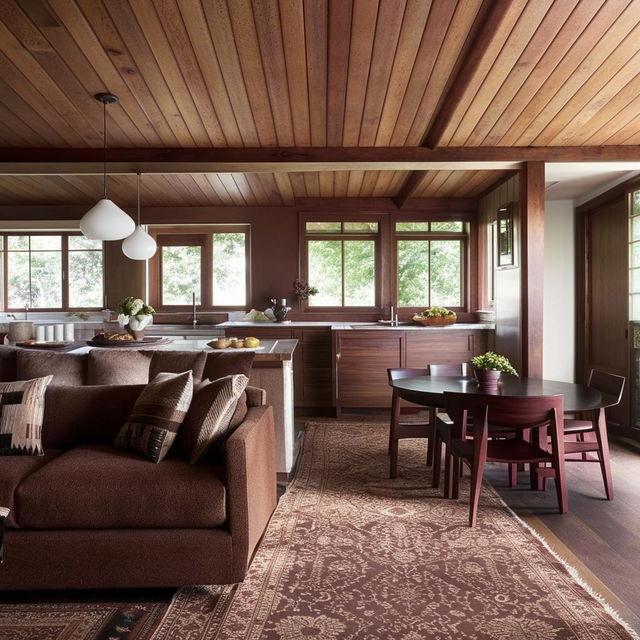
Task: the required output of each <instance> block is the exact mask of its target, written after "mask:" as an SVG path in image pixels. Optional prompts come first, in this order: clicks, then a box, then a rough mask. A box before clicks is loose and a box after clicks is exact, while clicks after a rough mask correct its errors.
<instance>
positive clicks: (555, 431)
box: [551, 424, 569, 513]
mask: <svg viewBox="0 0 640 640" xmlns="http://www.w3.org/2000/svg"><path fill="white" fill-rule="evenodd" d="M563 437H564V434H563V433H562V430H561V429H559V428H558V425H557V424H554V425H552V426H551V446H552V452H551V455H552V459H553V468H554V470H555V481H556V494H557V496H558V509H559V511H560V513H567V511H569V501H568V499H567V477H566V474H565V467H564V440H563Z"/></svg>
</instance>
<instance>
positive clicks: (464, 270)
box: [390, 216, 471, 313]
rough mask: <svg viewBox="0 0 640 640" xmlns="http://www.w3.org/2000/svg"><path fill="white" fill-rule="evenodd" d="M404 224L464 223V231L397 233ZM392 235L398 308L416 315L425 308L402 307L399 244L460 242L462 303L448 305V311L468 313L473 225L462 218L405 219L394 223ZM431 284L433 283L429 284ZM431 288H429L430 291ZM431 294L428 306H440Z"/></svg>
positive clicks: (392, 262) (392, 261)
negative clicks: (398, 228)
mask: <svg viewBox="0 0 640 640" xmlns="http://www.w3.org/2000/svg"><path fill="white" fill-rule="evenodd" d="M403 222H429V223H432V222H462V225H463V230H462V231H396V224H397V223H403ZM392 224H393V227H392V233H393V240H392V243H391V244H392V256H391V258H392V259H391V261H390V263H391V265H392V266H391V268H392V274H393V279H394V284H395V295H394V297H393V298H394V300H395V302H396V308H397V309H402V311H403V312H410V313H415V312H417V311H423V310H424V309H425V306H411V307H401V306H400V301H399V297H400V282H399V280H400V274H399V272H398V243H399V241H401V240H416V241H439V240H457V241H459V242H460V302H461V304H460V305H458V306H452V305H447V309H451V310H452V311H456V312H466V311H467V310H468V300H469V288H470V283H469V262H470V261H469V245H470V241H471V238H470V236H471V228H470V227H471V224H470V223H469V222H468V221H466V220H464V219H463V217H462V216H460V218H459V219H456V220H452V219H447V220H437V219H433V220H415V219H413V220H405V219H397V220H394V221H393V223H392ZM429 280H431V252H429ZM429 284H431V282H429ZM430 288H431V287H429V289H430ZM430 298H431V292H430V291H429V304H428V305H426V306H431V305H433V304H437V305H439V306H442V305H440V304H439V303H438V302H433V301H432V300H431V299H430Z"/></svg>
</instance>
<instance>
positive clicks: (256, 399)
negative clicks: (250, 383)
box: [245, 387, 267, 407]
mask: <svg viewBox="0 0 640 640" xmlns="http://www.w3.org/2000/svg"><path fill="white" fill-rule="evenodd" d="M245 391H246V392H247V406H248V407H261V406H263V405H265V404H267V392H266V391H265V390H264V389H260V388H259V387H247V388H246V389H245Z"/></svg>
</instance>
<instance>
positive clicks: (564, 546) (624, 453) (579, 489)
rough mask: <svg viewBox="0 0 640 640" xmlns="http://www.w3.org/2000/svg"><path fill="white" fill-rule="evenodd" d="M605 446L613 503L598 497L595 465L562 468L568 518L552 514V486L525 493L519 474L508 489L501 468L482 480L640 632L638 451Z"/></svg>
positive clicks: (626, 445) (625, 445) (622, 444)
mask: <svg viewBox="0 0 640 640" xmlns="http://www.w3.org/2000/svg"><path fill="white" fill-rule="evenodd" d="M610 445H611V464H612V473H613V482H614V491H615V497H614V500H612V501H608V500H606V499H605V497H604V487H603V484H602V476H601V475H600V467H599V465H597V464H593V463H587V464H581V463H575V462H574V463H568V464H567V484H568V490H569V513H566V514H563V515H560V514H559V513H557V503H556V496H555V491H554V487H553V482H550V483H549V487H548V488H547V491H545V492H539V491H530V490H529V489H528V474H527V473H522V474H520V483H519V485H518V487H517V488H513V489H510V488H509V487H508V486H507V474H506V466H505V465H491V468H489V469H487V471H486V473H485V477H486V478H487V479H488V480H489V481H490V482H491V484H492V485H493V486H494V487H495V488H496V489H497V491H498V493H499V494H500V495H501V496H502V498H503V499H504V500H505V502H506V503H507V504H508V505H509V506H510V507H511V508H512V509H513V510H514V511H515V512H516V513H517V514H518V515H519V516H521V517H522V518H523V520H525V521H526V522H527V524H529V525H530V526H531V527H532V528H533V529H535V530H536V531H537V532H538V533H540V534H541V535H542V537H543V538H544V539H545V540H546V541H547V542H548V543H549V545H550V546H551V547H552V548H553V549H554V551H556V552H557V553H558V554H559V555H560V556H561V557H562V558H563V559H564V560H566V561H567V562H568V563H569V564H571V565H573V566H574V567H575V568H576V569H578V571H579V572H580V573H581V575H582V577H583V578H584V579H585V580H586V581H587V582H588V583H589V584H590V586H591V587H592V588H593V589H594V590H595V591H596V592H598V593H600V595H602V596H603V597H604V598H605V599H606V600H607V601H608V602H609V603H610V604H612V606H613V607H614V609H616V610H617V611H618V612H619V613H620V615H621V616H622V617H623V619H624V620H626V621H627V622H628V623H629V624H630V625H631V626H632V627H633V628H634V629H635V630H636V631H638V632H640V480H639V479H640V445H638V444H635V443H632V442H630V441H624V440H613V439H612V441H611V443H610ZM590 574H591V575H590Z"/></svg>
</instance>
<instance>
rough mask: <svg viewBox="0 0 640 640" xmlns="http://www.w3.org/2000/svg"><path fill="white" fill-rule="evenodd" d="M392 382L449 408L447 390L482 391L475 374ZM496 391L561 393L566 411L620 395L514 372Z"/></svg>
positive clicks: (601, 404) (413, 397) (417, 399)
mask: <svg viewBox="0 0 640 640" xmlns="http://www.w3.org/2000/svg"><path fill="white" fill-rule="evenodd" d="M389 385H390V386H391V387H393V388H394V389H395V390H396V392H397V394H398V395H399V396H400V397H401V398H402V399H403V400H407V401H409V402H412V403H414V404H419V405H424V406H427V407H433V406H437V407H444V408H446V402H445V396H444V392H445V391H453V392H456V393H470V394H478V393H483V391H482V390H481V389H479V388H478V382H477V380H476V379H475V378H474V377H462V376H417V377H415V378H400V379H397V380H391V381H389ZM495 393H497V394H498V395H503V396H513V397H518V396H553V395H562V396H563V397H564V410H565V411H566V412H574V411H594V410H599V409H604V408H606V407H609V406H612V405H614V404H616V402H617V398H614V397H613V396H607V395H606V394H603V393H601V392H600V391H598V390H597V389H593V388H591V387H587V386H586V385H583V384H575V383H572V382H560V381H558V380H542V379H540V378H522V377H516V376H511V375H503V376H502V379H501V380H500V382H499V384H498V390H497V392H495ZM494 395H495V394H494Z"/></svg>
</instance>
